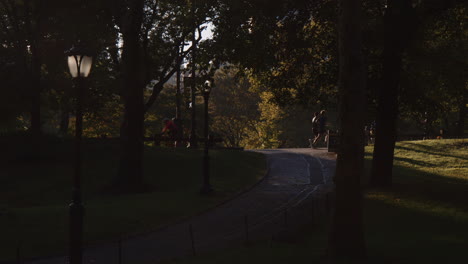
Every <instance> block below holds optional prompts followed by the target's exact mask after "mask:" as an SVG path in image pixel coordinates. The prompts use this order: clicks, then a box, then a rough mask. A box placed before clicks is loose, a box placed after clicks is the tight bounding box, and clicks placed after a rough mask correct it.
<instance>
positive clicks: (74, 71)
mask: <svg viewBox="0 0 468 264" xmlns="http://www.w3.org/2000/svg"><path fill="white" fill-rule="evenodd" d="M68 69H69V70H70V74H71V76H72V77H73V78H76V77H78V61H77V58H76V57H75V56H68Z"/></svg>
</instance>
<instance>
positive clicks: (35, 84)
mask: <svg viewBox="0 0 468 264" xmlns="http://www.w3.org/2000/svg"><path fill="white" fill-rule="evenodd" d="M39 5H40V3H38V4H36V6H32V3H31V2H30V1H26V2H25V5H24V8H25V23H26V24H25V26H26V32H27V38H28V39H29V40H30V51H31V67H30V69H29V70H30V72H29V76H30V81H29V83H28V84H29V89H30V100H31V101H30V109H29V110H30V111H29V112H30V115H31V127H30V131H31V134H32V138H33V144H34V145H37V144H38V143H39V142H38V141H39V138H40V136H41V61H40V57H39V47H38V45H39V42H40V40H39V38H40V37H39V36H40V33H39V31H40V18H39V13H40V6H39ZM24 48H26V47H24ZM25 53H26V51H25ZM26 54H27V53H26ZM25 56H27V55H25ZM37 151H39V150H37Z"/></svg>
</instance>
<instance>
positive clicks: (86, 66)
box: [65, 46, 93, 78]
mask: <svg viewBox="0 0 468 264" xmlns="http://www.w3.org/2000/svg"><path fill="white" fill-rule="evenodd" d="M65 55H66V56H67V57H68V69H69V70H70V74H71V76H72V77H73V78H76V77H78V76H80V77H88V75H89V72H90V71H91V65H92V62H93V58H92V56H91V53H90V52H88V51H86V50H84V49H83V48H81V47H76V46H75V47H72V48H71V49H69V50H68V51H66V52H65Z"/></svg>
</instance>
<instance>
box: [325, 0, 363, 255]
mask: <svg viewBox="0 0 468 264" xmlns="http://www.w3.org/2000/svg"><path fill="white" fill-rule="evenodd" d="M360 9H361V1H360V0H341V1H340V15H339V52H340V73H339V74H340V77H339V89H340V95H341V98H340V117H339V118H340V119H339V122H340V147H339V151H338V159H337V168H336V175H335V179H334V181H335V185H336V210H335V214H334V217H333V222H332V229H331V233H330V242H329V243H330V244H329V254H330V257H331V258H332V259H347V260H362V259H365V258H366V247H365V240H364V232H363V224H362V205H361V204H362V197H361V196H362V195H361V186H360V178H361V176H362V175H363V171H364V168H363V162H364V115H365V78H364V77H365V67H364V61H363V57H362V52H361V49H362V47H361V30H360V28H361V19H360V17H361V15H360V14H361V10H360Z"/></svg>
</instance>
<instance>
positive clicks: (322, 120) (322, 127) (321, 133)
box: [312, 110, 327, 148]
mask: <svg viewBox="0 0 468 264" xmlns="http://www.w3.org/2000/svg"><path fill="white" fill-rule="evenodd" d="M326 113H327V112H326V111H325V110H322V111H320V115H319V117H318V121H317V123H318V134H317V136H316V137H315V138H314V142H312V148H315V147H317V144H318V143H319V142H320V141H321V140H322V138H323V141H324V142H325V143H327V129H326V125H327V116H326Z"/></svg>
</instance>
